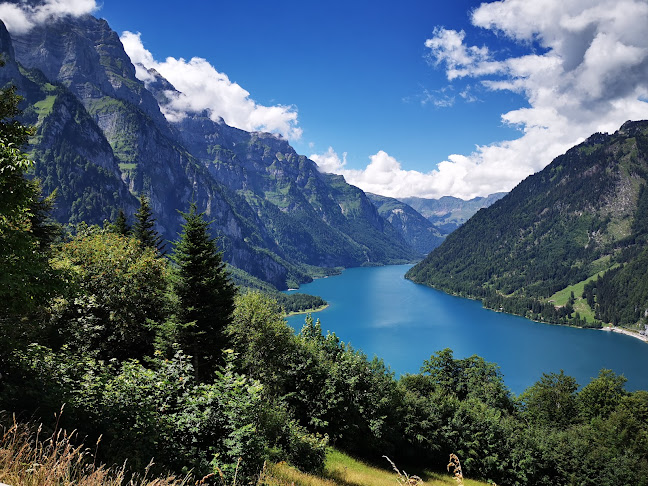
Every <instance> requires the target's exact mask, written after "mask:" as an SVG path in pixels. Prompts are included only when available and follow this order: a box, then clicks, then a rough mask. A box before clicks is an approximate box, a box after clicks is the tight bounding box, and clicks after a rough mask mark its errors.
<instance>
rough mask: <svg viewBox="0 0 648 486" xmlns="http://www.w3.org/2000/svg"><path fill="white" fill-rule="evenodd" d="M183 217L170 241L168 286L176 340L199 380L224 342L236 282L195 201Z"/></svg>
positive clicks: (212, 365) (216, 358)
mask: <svg viewBox="0 0 648 486" xmlns="http://www.w3.org/2000/svg"><path fill="white" fill-rule="evenodd" d="M182 215H183V217H184V219H185V223H184V224H183V225H182V233H181V234H180V237H179V239H178V241H176V242H175V243H174V246H173V255H172V257H171V259H172V260H173V262H174V263H175V265H176V267H175V269H174V271H175V280H174V289H175V292H176V294H177V296H178V301H179V309H178V317H179V319H180V322H181V323H182V324H183V325H184V326H183V327H181V328H179V332H178V342H179V343H180V345H181V346H182V348H183V349H185V350H186V351H187V352H188V353H189V354H191V355H192V356H193V359H194V368H195V371H196V374H197V376H198V377H199V379H200V380H211V378H212V376H211V374H212V372H213V370H214V369H215V367H216V364H217V363H218V361H219V357H220V353H221V351H222V350H223V349H225V347H226V343H227V339H226V335H225V330H226V328H227V325H228V324H229V322H230V321H231V316H232V312H233V310H234V296H235V295H236V288H235V287H234V285H233V284H232V283H231V282H230V281H229V278H228V275H227V271H226V268H225V263H224V262H223V259H222V253H221V252H219V251H218V249H217V246H216V240H214V239H213V238H212V237H211V236H210V234H209V223H208V222H207V221H205V219H204V217H203V214H202V213H198V212H197V209H196V205H195V204H194V203H192V204H191V206H190V208H189V212H188V213H182Z"/></svg>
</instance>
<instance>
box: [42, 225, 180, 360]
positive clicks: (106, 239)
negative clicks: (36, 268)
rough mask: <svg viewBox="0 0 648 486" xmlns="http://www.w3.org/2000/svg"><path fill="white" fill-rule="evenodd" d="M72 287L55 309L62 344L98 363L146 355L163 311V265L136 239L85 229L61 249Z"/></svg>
mask: <svg viewBox="0 0 648 486" xmlns="http://www.w3.org/2000/svg"><path fill="white" fill-rule="evenodd" d="M56 263H57V265H58V266H59V267H61V268H65V269H67V270H68V274H69V275H70V279H71V283H72V285H73V287H74V289H75V292H73V293H72V294H71V295H69V296H68V297H67V298H65V299H62V300H60V301H58V302H57V303H56V305H55V307H54V309H53V311H54V319H55V321H56V323H55V326H56V328H57V329H58V330H59V332H60V334H61V336H60V338H59V340H60V342H62V343H68V344H71V345H73V346H74V347H75V348H77V349H79V350H84V351H87V352H90V351H93V352H96V353H97V354H98V357H100V358H102V359H109V358H119V359H124V358H142V357H143V356H147V355H150V354H151V353H152V350H153V341H154V338H155V325H156V324H157V323H159V322H160V321H161V320H162V319H163V318H164V316H165V312H166V310H167V307H168V306H167V285H168V283H167V273H168V269H167V263H166V261H165V260H162V259H159V258H158V255H157V253H156V251H155V250H154V249H151V248H147V247H142V246H141V245H140V244H139V243H138V241H137V240H135V239H133V238H130V237H126V236H121V235H118V234H115V233H112V232H109V231H104V230H99V229H98V228H89V229H88V230H87V232H81V233H80V234H79V235H78V236H76V237H75V238H73V239H72V240H71V241H69V242H68V243H65V244H63V245H61V246H60V248H59V249H58V251H57V255H56Z"/></svg>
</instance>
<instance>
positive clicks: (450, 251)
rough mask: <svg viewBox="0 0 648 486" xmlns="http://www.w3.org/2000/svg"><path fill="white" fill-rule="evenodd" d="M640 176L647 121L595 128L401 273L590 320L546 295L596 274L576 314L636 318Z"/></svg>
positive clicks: (641, 301) (641, 252) (645, 166)
mask: <svg viewBox="0 0 648 486" xmlns="http://www.w3.org/2000/svg"><path fill="white" fill-rule="evenodd" d="M647 182H648V122H645V121H643V122H627V123H625V124H624V125H623V126H622V127H621V129H620V130H618V131H617V132H616V133H614V134H612V135H607V134H595V135H593V136H591V137H590V138H589V139H588V140H587V141H585V142H584V143H582V144H580V145H578V146H576V147H574V148H572V149H570V150H569V151H568V152H567V153H565V154H564V155H562V156H560V157H557V158H556V159H555V160H554V161H553V162H552V163H551V164H550V165H548V166H547V167H546V168H545V169H544V170H542V171H541V172H539V173H537V174H534V175H533V176H530V177H528V178H527V179H525V180H524V181H522V182H521V183H520V184H519V185H518V186H517V187H516V188H515V189H513V190H512V191H511V192H510V193H509V194H508V195H507V196H505V197H504V198H503V199H501V200H499V201H498V202H496V203H495V204H493V205H492V206H491V207H489V208H487V209H483V210H481V211H479V212H478V213H477V214H475V216H473V217H472V218H471V219H470V220H469V221H468V222H467V223H466V224H465V225H464V226H462V227H461V228H459V229H458V230H457V231H455V232H454V233H452V234H451V235H450V236H448V238H447V239H446V241H445V242H444V243H443V245H441V246H440V247H439V248H438V249H437V250H435V251H434V252H433V253H431V254H430V255H429V256H428V257H427V258H426V259H425V260H424V261H423V262H421V263H420V264H419V265H417V266H415V267H413V268H412V269H411V270H410V272H409V273H408V274H407V277H408V278H410V279H412V280H413V281H415V282H418V283H423V284H426V285H430V286H433V287H435V288H439V289H442V290H445V291H448V292H452V293H456V294H459V295H465V296H470V297H476V298H481V299H482V300H483V301H484V303H485V305H486V306H488V307H490V308H494V309H499V310H503V311H506V312H512V313H515V314H520V315H526V316H528V317H531V318H533V319H539V320H545V321H548V322H555V323H569V324H576V325H586V326H591V325H594V326H596V325H600V323H596V322H594V319H586V318H584V317H583V316H582V315H581V314H580V313H579V314H577V313H576V312H577V311H576V310H575V309H572V308H571V307H570V306H567V305H564V306H561V305H557V304H558V303H557V302H552V300H553V299H552V296H553V295H554V294H556V293H557V292H560V291H561V290H563V289H566V288H568V287H570V286H572V285H575V284H578V283H579V282H583V281H586V280H588V279H591V278H592V277H594V276H597V275H601V276H600V278H599V279H597V280H593V281H592V283H590V284H589V287H588V288H589V289H590V290H589V291H590V294H591V295H594V296H595V297H590V299H589V303H588V307H589V309H587V310H586V312H584V314H586V315H589V314H593V315H594V316H595V317H596V318H597V319H602V320H604V321H605V322H614V323H618V324H623V325H626V326H642V324H643V322H644V321H645V311H646V309H648V293H647V292H646V290H645V288H646V283H645V282H646V278H647V277H646V271H645V268H646V266H645V261H644V260H645V258H646V257H645V248H646V241H647V238H648V225H647V224H646V221H645V220H646V214H647V212H646V207H647V205H648V201H646V199H648V195H647V192H648V191H646V189H645V187H646V184H647ZM606 270H610V272H609V273H605V271H606ZM630 287H632V291H630V292H629V291H628V289H630ZM597 288H598V289H599V291H598V294H600V295H597V290H596V289H597ZM583 290H584V288H583ZM575 297H578V298H583V295H582V294H580V295H576V293H575Z"/></svg>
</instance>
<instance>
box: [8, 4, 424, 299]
mask: <svg viewBox="0 0 648 486" xmlns="http://www.w3.org/2000/svg"><path fill="white" fill-rule="evenodd" d="M3 32H4V33H3ZM11 41H13V44H12V42H11ZM0 46H2V47H3V49H4V50H5V52H7V55H8V56H9V57H10V56H11V55H12V49H14V50H15V56H16V60H17V64H15V63H14V64H15V69H14V71H11V69H6V68H5V71H6V73H7V75H9V77H10V78H11V77H19V76H18V75H17V74H16V72H17V71H16V70H17V69H18V66H22V68H21V69H23V71H24V72H25V73H29V74H28V75H26V74H25V75H23V74H21V76H22V77H21V79H22V80H23V81H21V82H22V84H23V88H24V90H25V91H26V92H29V93H30V95H29V96H28V102H29V107H28V110H27V111H26V115H25V116H26V119H28V120H29V122H30V123H33V124H34V125H36V126H37V127H38V136H37V137H36V139H35V140H34V144H33V147H32V153H33V154H34V157H35V159H36V162H37V175H38V176H39V177H41V178H44V179H45V181H46V183H45V184H44V187H45V188H46V189H48V190H52V189H53V188H54V187H59V188H60V193H63V194H64V195H65V197H64V198H63V200H62V201H59V205H60V206H64V207H65V210H64V211H61V212H60V214H57V216H59V218H60V219H61V220H62V221H63V222H75V221H79V220H81V219H85V220H87V221H88V222H90V223H93V222H101V221H102V219H106V218H108V219H110V218H112V217H114V212H115V211H116V210H117V208H119V207H123V208H125V209H126V212H127V214H132V213H133V212H134V210H135V208H136V207H137V203H136V199H135V197H134V196H135V195H138V194H141V193H146V194H147V195H149V197H150V200H151V204H152V207H153V210H154V212H155V215H156V217H157V224H158V228H157V229H158V231H159V232H160V233H162V234H163V235H164V236H165V237H166V238H167V239H170V240H172V239H175V238H176V236H177V234H178V232H179V231H180V225H181V222H182V218H181V216H180V214H179V212H178V211H179V210H180V211H182V210H187V208H188V207H189V202H190V201H191V200H195V201H196V203H197V205H198V207H199V209H200V210H202V211H205V213H206V214H207V216H208V218H210V219H211V220H213V224H212V228H213V230H214V234H215V235H218V236H222V237H223V238H222V240H221V245H222V246H223V249H224V251H225V259H226V261H228V262H230V263H231V264H233V265H235V266H237V267H239V268H241V269H243V270H245V271H247V272H248V273H251V274H252V275H254V276H257V277H260V278H262V279H263V280H266V281H268V282H271V283H273V284H274V285H276V286H278V287H279V288H285V287H286V283H287V282H288V281H289V282H291V283H293V284H295V283H298V282H303V281H307V280H309V277H308V273H309V269H308V266H309V265H314V266H324V267H335V266H356V265H362V264H380V263H392V262H393V263H396V262H404V261H410V260H411V259H413V258H415V257H416V255H417V252H416V251H414V250H413V249H412V248H411V247H410V246H409V245H408V244H407V243H406V242H405V241H404V240H403V238H402V237H401V236H400V235H399V234H398V233H397V232H396V231H395V230H394V228H393V227H392V226H391V225H390V224H389V223H388V222H387V221H386V220H385V219H384V218H382V217H381V216H380V215H379V214H378V211H377V210H376V208H375V207H374V206H373V204H371V202H370V201H369V200H368V199H367V197H366V195H365V194H364V193H363V192H362V191H360V190H359V189H357V188H355V187H353V186H350V185H348V184H346V182H345V181H344V179H343V178H341V177H339V176H331V175H330V174H321V173H320V172H319V171H318V170H317V166H316V165H315V163H314V162H313V161H311V160H309V159H307V158H306V157H304V156H300V155H298V154H297V153H296V152H295V151H294V149H293V148H292V147H291V146H290V145H289V144H288V143H287V142H286V141H285V140H283V139H281V138H279V137H277V136H274V135H271V134H267V133H249V132H245V131H243V130H238V129H236V128H232V127H230V126H228V125H226V124H225V123H224V122H222V121H221V122H220V123H219V122H214V121H212V120H211V119H209V118H208V117H207V116H206V115H205V114H203V115H194V116H190V117H187V118H185V119H184V120H183V121H181V122H179V123H170V122H169V121H167V119H166V118H165V117H164V115H163V114H162V112H161V111H160V107H159V104H158V103H165V102H166V99H165V91H167V90H173V86H171V85H170V83H168V81H166V80H165V79H164V78H162V77H161V76H159V74H157V73H154V72H151V74H153V75H155V76H156V80H155V81H154V82H149V84H148V86H145V84H144V83H143V82H141V81H140V80H138V79H137V78H136V77H135V67H134V66H133V64H132V63H131V61H130V59H129V58H128V56H127V55H126V53H125V51H124V49H123V46H122V44H121V42H120V40H119V37H118V36H117V34H116V33H115V32H114V31H112V30H111V29H110V27H109V25H108V24H107V22H106V21H104V20H99V19H96V18H94V17H92V16H84V17H81V18H77V19H72V18H66V19H62V20H59V21H56V22H51V23H49V24H48V25H44V26H40V27H37V28H35V29H33V30H31V31H30V32H28V33H26V34H22V35H17V36H13V38H12V39H9V37H8V36H7V35H6V30H4V29H2V28H0ZM14 64H12V66H13V65H14ZM0 71H1V70H0ZM10 72H11V74H9V73H10ZM56 140H58V142H55V141H56ZM54 148H56V149H55V150H54ZM70 174H73V175H75V176H73V177H70ZM61 203H63V204H61ZM102 207H103V208H104V209H105V210H104V211H103V213H102ZM87 208H89V209H87Z"/></svg>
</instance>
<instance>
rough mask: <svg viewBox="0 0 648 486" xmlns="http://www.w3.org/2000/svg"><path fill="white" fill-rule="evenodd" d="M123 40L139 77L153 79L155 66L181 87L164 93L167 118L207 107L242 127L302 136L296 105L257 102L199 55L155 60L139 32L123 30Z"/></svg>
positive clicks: (217, 116)
mask: <svg viewBox="0 0 648 486" xmlns="http://www.w3.org/2000/svg"><path fill="white" fill-rule="evenodd" d="M121 41H122V44H123V45H124V49H125V50H126V53H127V54H128V56H129V57H130V58H131V61H132V62H133V64H135V67H136V75H137V77H138V79H140V80H141V81H144V82H145V83H148V82H151V81H152V80H153V76H152V75H151V74H150V72H149V70H150V69H154V70H155V71H157V72H158V73H160V74H161V75H162V76H163V77H164V78H166V79H167V80H168V81H169V82H170V83H171V84H172V85H173V86H174V87H175V88H176V89H177V90H178V92H173V91H168V92H166V93H165V94H166V95H167V98H168V99H169V102H168V103H167V104H166V105H164V106H161V108H162V111H163V113H164V114H165V116H166V117H167V119H168V120H170V121H172V122H174V121H179V120H182V119H183V118H184V117H185V116H187V115H188V114H191V113H200V112H203V111H207V113H209V116H210V118H211V119H212V120H214V121H220V119H221V118H222V119H223V120H224V121H225V122H226V123H227V124H229V125H231V126H234V127H237V128H241V129H243V130H247V131H266V132H273V133H278V134H281V135H283V136H285V137H286V138H289V139H292V140H297V139H299V138H300V137H301V135H302V129H301V128H299V126H298V120H297V110H296V109H295V107H294V106H284V105H274V106H263V105H260V104H258V103H256V102H255V101H254V100H253V99H251V98H250V93H249V92H248V91H246V90H245V89H243V88H242V87H241V86H240V85H238V84H237V83H234V82H232V81H230V79H229V78H228V76H227V75H226V74H224V73H220V72H218V71H217V70H216V69H215V68H214V67H213V66H212V65H211V64H210V63H209V62H208V61H207V60H205V59H202V58H199V57H194V58H192V59H190V60H189V61H187V60H185V59H182V58H180V59H175V58H173V57H168V58H167V59H166V60H165V61H163V62H159V61H156V60H155V59H154V57H153V55H152V54H151V52H150V51H148V50H147V49H146V48H145V47H144V45H143V44H142V40H141V36H140V34H139V33H132V32H124V33H123V34H122V36H121Z"/></svg>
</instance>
